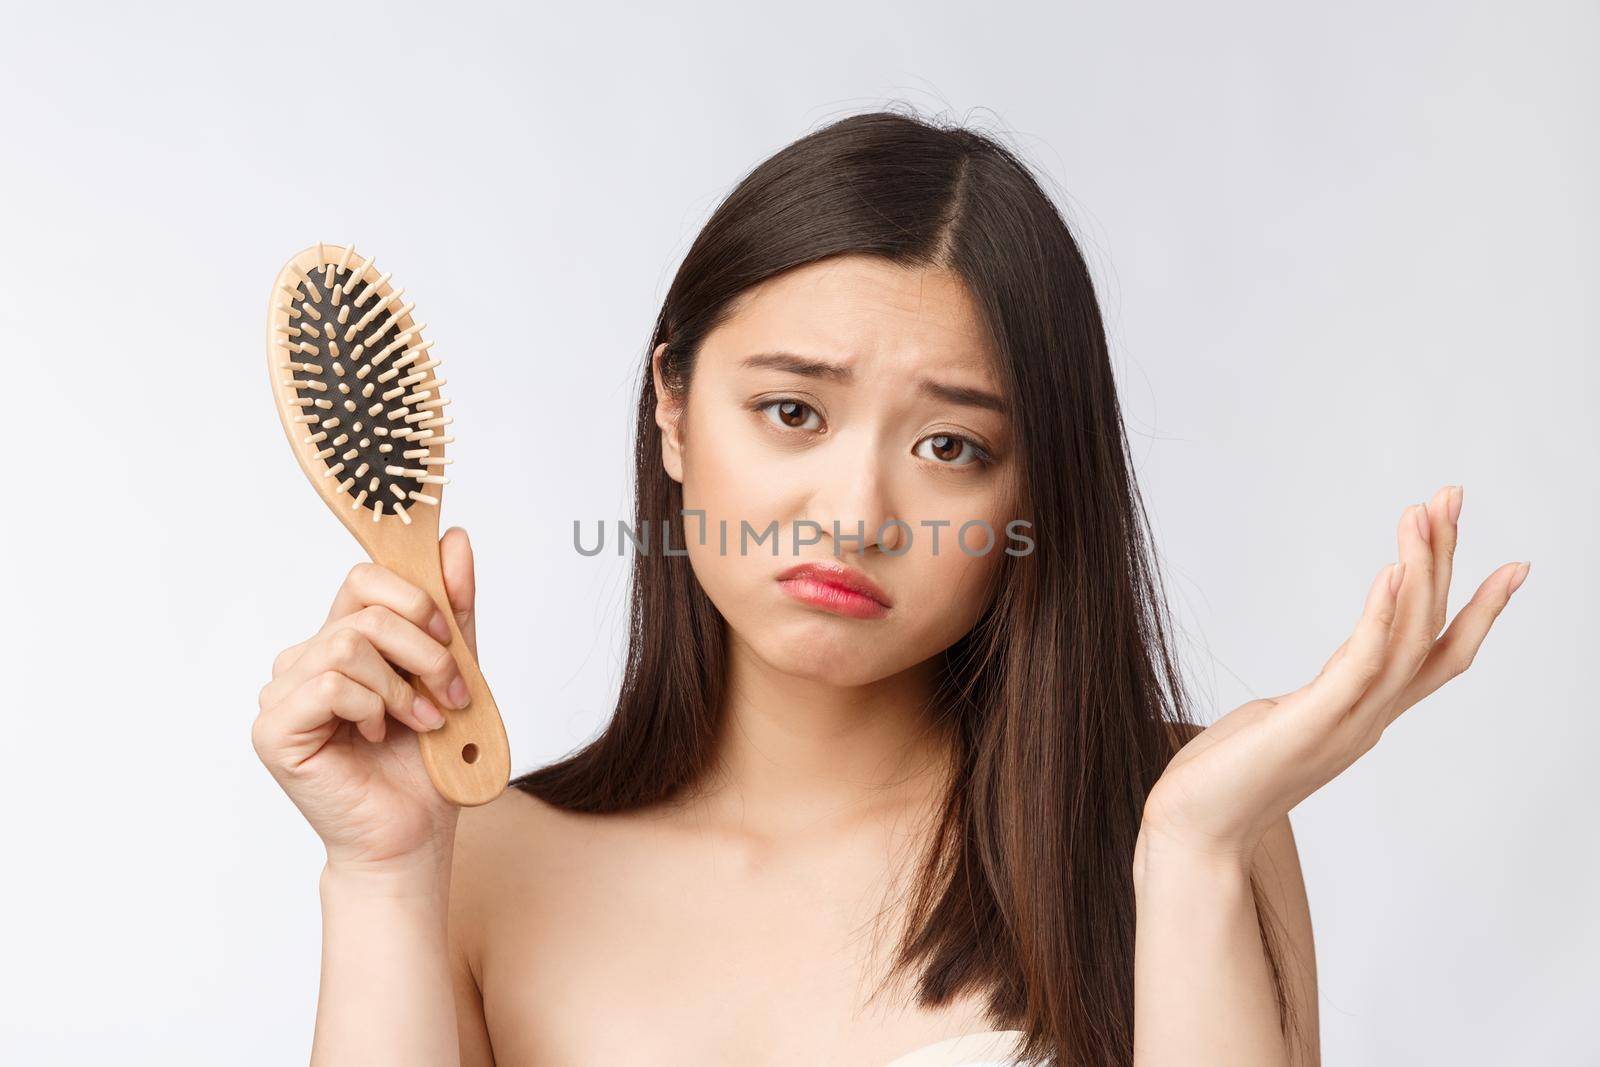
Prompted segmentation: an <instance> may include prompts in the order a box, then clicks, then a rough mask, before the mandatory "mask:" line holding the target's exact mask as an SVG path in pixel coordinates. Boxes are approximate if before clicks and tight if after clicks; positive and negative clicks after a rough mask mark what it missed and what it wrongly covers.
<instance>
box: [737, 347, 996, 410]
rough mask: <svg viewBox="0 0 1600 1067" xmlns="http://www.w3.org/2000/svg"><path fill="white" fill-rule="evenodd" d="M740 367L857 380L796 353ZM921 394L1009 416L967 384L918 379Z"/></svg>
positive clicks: (751, 359) (767, 355)
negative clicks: (950, 383) (949, 383)
mask: <svg viewBox="0 0 1600 1067" xmlns="http://www.w3.org/2000/svg"><path fill="white" fill-rule="evenodd" d="M739 365H740V366H741V367H750V368H756V369H760V368H765V369H768V370H776V371H783V372H784V373H786V374H798V375H800V376H802V377H805V378H820V379H823V380H825V381H830V382H840V383H842V384H846V385H848V384H849V383H850V381H851V380H852V379H853V378H854V373H853V372H852V371H851V370H850V368H849V367H846V366H844V365H842V364H839V363H829V362H828V361H827V360H824V359H815V358H813V357H811V356H801V355H796V354H795V353H793V352H757V353H756V354H755V355H751V356H746V357H745V358H744V360H743V361H742V362H741V363H740V364H739ZM917 392H919V393H921V394H923V395H924V396H931V397H933V398H934V399H935V400H943V401H944V402H945V403H947V404H959V405H962V406H964V407H974V408H984V409H986V410H988V411H993V412H995V413H996V414H999V415H1004V414H1006V404H1005V401H1004V400H1003V399H1001V398H1000V397H998V396H996V395H995V394H994V393H991V392H988V391H987V390H984V389H971V388H968V387H967V386H963V385H948V384H946V383H944V382H936V381H934V380H933V379H932V378H919V379H917Z"/></svg>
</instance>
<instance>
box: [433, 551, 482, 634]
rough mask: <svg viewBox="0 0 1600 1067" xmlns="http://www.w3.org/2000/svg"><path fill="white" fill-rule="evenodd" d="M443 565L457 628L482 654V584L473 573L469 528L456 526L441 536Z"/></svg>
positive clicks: (441, 564)
mask: <svg viewBox="0 0 1600 1067" xmlns="http://www.w3.org/2000/svg"><path fill="white" fill-rule="evenodd" d="M439 564H440V567H441V569H442V570H443V571H444V591H445V594H446V595H447V596H448V597H449V598H450V610H451V611H452V612H453V613H454V614H455V617H456V627H457V628H458V629H460V631H461V636H462V637H464V638H466V641H467V647H468V648H470V649H472V654H473V655H474V656H476V655H477V654H478V623H477V613H476V612H475V611H474V604H475V602H476V599H477V588H478V583H477V579H476V576H475V575H474V573H473V557H472V541H471V539H470V538H468V537H467V531H465V530H463V529H462V528H461V527H459V526H452V527H450V529H448V530H446V531H445V532H444V536H443V537H441V538H440V539H439Z"/></svg>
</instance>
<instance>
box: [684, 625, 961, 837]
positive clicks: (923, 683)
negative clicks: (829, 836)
mask: <svg viewBox="0 0 1600 1067" xmlns="http://www.w3.org/2000/svg"><path fill="white" fill-rule="evenodd" d="M728 654H729V660H728V674H727V684H726V686H725V687H724V698H723V707H722V714H721V717H720V720H719V723H720V725H719V734H718V738H717V757H716V760H715V771H714V773H713V775H712V778H711V781H710V784H709V788H708V789H707V791H706V792H705V794H703V795H704V798H705V801H706V803H707V804H708V805H709V806H710V808H711V809H712V810H714V811H718V812H720V813H722V814H725V815H726V816H727V817H728V819H729V820H731V821H732V822H733V823H735V824H737V825H739V826H740V827H741V828H742V829H743V830H745V831H746V832H750V833H755V834H759V835H761V836H764V837H773V838H778V837H788V836H792V835H795V834H799V833H803V832H807V831H818V830H827V829H831V828H836V827H839V826H841V825H845V824H851V823H857V822H860V821H862V820H864V819H870V818H872V817H874V816H876V815H883V814H888V815H894V814H900V813H903V812H906V811H907V810H909V809H912V808H917V807H920V806H921V805H923V804H925V803H927V802H929V801H931V800H932V799H934V798H935V797H937V796H939V795H940V790H942V788H943V787H944V785H945V784H946V777H945V772H946V771H947V770H948V766H949V760H950V752H951V739H950V737H949V734H948V731H947V730H946V729H945V728H944V727H943V726H942V725H940V724H939V723H938V722H937V721H936V718H935V715H934V708H933V704H932V698H933V693H934V676H935V672H936V669H937V661H936V660H932V659H930V660H927V661H925V662H923V663H920V664H918V665H916V666H914V667H911V668H908V669H907V670H905V671H902V672H900V673H899V674H896V675H892V676H890V677H888V678H883V679H879V680H878V681H875V682H871V683H869V684H866V685H846V686H840V685H833V684H829V683H826V682H820V681H816V680H813V679H807V678H800V677H796V676H794V675H791V674H784V673H782V672H780V671H777V670H774V669H773V668H772V667H771V666H770V665H769V664H767V663H766V662H764V661H763V660H761V659H760V658H759V657H758V656H757V655H756V654H755V651H754V650H753V649H752V648H751V647H750V646H749V645H747V644H745V643H744V642H743V641H742V640H740V639H739V637H738V635H737V634H734V633H732V632H731V631H730V632H729V634H728Z"/></svg>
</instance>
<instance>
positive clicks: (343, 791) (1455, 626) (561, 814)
mask: <svg viewBox="0 0 1600 1067" xmlns="http://www.w3.org/2000/svg"><path fill="white" fill-rule="evenodd" d="M650 347H651V350H650V358H649V360H648V363H647V365H646V366H645V367H644V368H643V373H642V375H641V388H640V395H639V408H638V420H639V421H638V433H637V454H636V461H637V468H636V509H637V514H636V527H637V528H638V529H641V530H642V529H644V528H645V527H646V526H647V525H648V526H650V527H653V528H654V529H656V530H659V529H661V523H662V520H668V528H669V529H670V531H671V538H670V542H669V546H670V550H664V549H668V548H669V546H662V545H660V544H659V543H657V544H655V545H654V546H653V547H654V549H655V550H653V551H652V550H649V549H650V548H651V547H652V546H651V545H650V543H649V542H648V541H647V542H646V543H645V546H644V547H641V548H640V549H639V550H638V551H636V552H635V554H634V564H633V591H632V596H633V600H632V614H631V626H630V634H629V652H628V657H627V661H626V669H625V674H624V678H623V682H622V689H621V694H620V697H619V699H618V703H617V707H616V710H615V713H614V715H613V717H612V719H611V721H610V723H609V724H608V725H607V727H606V728H605V730H604V732H603V733H601V735H600V736H599V737H597V738H596V739H595V740H593V741H592V742H591V743H590V744H588V745H587V746H586V747H584V748H583V749H582V750H581V751H579V752H577V753H575V754H573V755H570V756H568V757H567V758H565V759H563V760H561V761H559V762H557V763H555V764H553V765H551V766H547V767H543V768H540V769H538V770H535V771H533V772H530V773H527V774H524V775H522V776H520V777H517V778H516V779H514V780H513V781H512V782H511V785H512V787H513V788H511V789H508V790H507V791H506V792H505V793H504V794H503V795H502V796H501V797H499V798H497V799H496V800H495V801H493V802H491V803H489V804H486V805H484V806H482V807H479V808H473V809H467V810H458V809H456V808H454V807H452V806H451V805H449V804H448V803H447V802H445V801H443V800H442V798H440V797H439V796H438V795H437V793H436V792H435V791H434V789H433V787H432V785H431V784H430V782H429V780H428V778H427V776H426V774H425V773H424V771H423V770H422V767H421V764H420V760H419V758H418V753H417V744H416V742H415V740H414V738H413V736H412V734H413V732H414V731H418V730H427V729H430V728H433V727H434V726H435V725H436V724H437V722H438V721H439V717H440V716H441V715H448V714H449V712H450V709H449V708H445V709H438V708H434V707H433V706H432V705H431V704H429V703H428V702H427V701H426V700H425V699H424V698H422V697H420V696H418V695H417V694H416V693H414V692H413V691H412V689H411V688H410V687H408V686H407V685H406V684H405V683H404V682H403V681H402V680H401V678H400V677H399V675H398V674H397V673H396V671H395V669H394V667H395V666H398V667H401V668H405V669H406V670H409V671H412V672H414V673H416V674H418V675H420V676H421V677H422V679H423V680H424V681H425V682H426V683H427V685H428V686H429V688H430V689H431V690H432V691H433V692H435V693H449V694H451V698H452V700H454V701H456V703H458V704H459V702H460V701H459V699H458V698H460V697H461V696H462V693H463V690H461V689H458V688H456V686H457V685H458V684H459V683H457V682H455V681H454V680H453V678H452V676H451V672H452V670H453V668H452V667H451V660H450V658H449V656H448V654H447V653H446V652H445V650H444V649H443V648H442V647H441V645H440V643H439V642H440V641H441V640H448V630H447V629H446V628H445V627H444V625H443V619H442V617H439V616H438V615H437V614H436V609H435V607H434V606H433V605H432V603H431V602H430V601H429V600H428V598H427V597H426V596H425V595H424V594H423V593H422V592H421V591H420V590H418V589H416V588H415V587H413V586H410V585H409V584H407V583H406V582H404V581H403V580H401V579H400V578H398V577H397V576H396V575H394V574H392V573H390V572H388V571H385V570H383V569H381V568H378V567H375V566H372V565H368V564H363V565H361V566H358V567H356V568H355V569H354V570H352V571H351V572H350V575H349V577H348V578H347V579H346V580H345V582H344V584H343V586H342V587H341V588H340V589H339V591H338V593H337V594H336V596H335V598H334V602H333V606H332V609H331V611H330V612H329V614H328V618H327V621H326V622H325V624H324V625H323V626H322V628H321V629H320V630H318V632H317V633H316V634H314V635H313V636H312V637H310V638H309V639H307V640H306V641H304V642H301V643H300V644H297V645H295V646H293V647H291V648H289V649H287V650H285V651H284V653H283V654H281V655H280V656H279V657H278V659H277V661H276V662H275V663H274V664H273V668H272V680H271V681H270V682H269V683H268V684H267V685H266V687H265V688H264V689H263V690H262V693H261V702H260V706H261V713H260V715H259V716H258V718H257V719H256V721H255V726H254V730H253V739H254V743H255V746H256V749H257V751H258V753H259V754H260V755H261V758H262V759H263V761H264V762H265V763H266V765H267V766H268V768H269V769H270V770H271V771H272V773H273V775H274V776H275V778H276V779H277V780H278V781H279V783H280V784H281V785H282V786H283V788H284V789H285V790H286V791H287V792H288V793H289V795H290V797H291V798H292V799H293V800H294V802H295V803H296V805H297V806H298V807H299V808H300V809H301V811H302V812H303V813H304V815H305V816H306V818H307V819H308V820H309V821H310V822H311V824H312V826H313V827H314V828H315V829H316V831H317V833H318V834H319V835H320V836H321V838H322V839H323V841H324V843H325V844H326V846H327V863H326V865H325V867H324V869H323V873H322V878H321V893H322V902H323V915H324V953H323V970H322V989H321V1000H320V1003H319V1009H318V1015H317V1022H316V1031H315V1045H314V1052H313V1062H316V1063H328V1064H334V1063H349V1062H381V1063H385V1064H410V1063H415V1064H429V1065H436V1064H445V1063H457V1062H460V1063H461V1064H464V1065H466V1067H480V1065H484V1064H491V1063H495V1062H499V1063H501V1064H512V1063H516V1064H524V1063H526V1064H535V1063H536V1064H541V1065H569V1064H601V1063H606V1064H609V1063H623V1062H626V1063H651V1064H822V1063H826V1064H839V1065H850V1067H890V1065H892V1067H934V1065H948V1064H958V1063H960V1064H976V1063H1005V1064H1013V1063H1020V1062H1023V1061H1025V1060H1039V1061H1042V1062H1055V1063H1059V1064H1061V1065H1062V1067H1088V1065H1099V1064H1125V1063H1129V1062H1134V1063H1139V1064H1151V1065H1157V1064H1179V1063H1181V1064H1185V1065H1191V1067H1194V1065H1207V1064H1228V1065H1230V1067H1232V1065H1237V1064H1279V1063H1296V1064H1311V1063H1316V1062H1317V1061H1318V1054H1317V1049H1316V1032H1317V1014H1316V989H1315V966H1314V962H1313V952H1312V941H1311V931H1310V923H1309V918H1308V913H1307V908H1306V902H1305V897H1304V891H1303V888H1302V883H1301V878H1300V870H1299V864H1298V861H1297V859H1296V855H1295V847H1294V842H1293V837H1292V834H1291V832H1290V827H1289V822H1288V817H1287V816H1288V812H1289V810H1290V809H1291V808H1293V807H1294V806H1295V804H1297V803H1298V802H1299V801H1300V800H1302V799H1304V798H1305V797H1306V796H1308V795H1309V794H1311V793H1312V792H1314V791H1315V790H1317V789H1318V788H1320V787H1321V786H1322V785H1324V784H1325V783H1326V782H1328V781H1329V780H1331V779H1332V778H1333V777H1335V776H1336V775H1337V774H1339V773H1340V772H1341V771H1342V770H1343V769H1344V768H1345V767H1347V766H1349V765H1350V763H1351V762H1352V761H1354V760H1355V759H1356V758H1357V757H1359V756H1360V755H1361V754H1362V753H1363V752H1365V751H1366V750H1367V749H1368V748H1370V747H1371V746H1372V745H1373V744H1374V743H1375V742H1376V741H1377V739H1378V737H1379V736H1380V735H1381V733H1382V732H1383V729H1384V727H1386V726H1387V725H1388V724H1389V723H1390V722H1392V721H1393V720H1394V718H1395V717H1396V716H1397V715H1399V714H1400V712H1402V711H1404V710H1405V709H1406V708H1407V707H1409V706H1411V705H1413V704H1415V703H1416V702H1417V701H1418V700H1420V699H1421V698H1422V697H1424V696H1426V695H1427V694H1429V693H1431V692H1432V691H1433V690H1435V689H1437V688H1438V687H1439V686H1440V685H1442V684H1443V683H1444V682H1445V681H1446V680H1448V679H1449V678H1450V677H1452V676H1453V675H1455V674H1457V673H1459V672H1460V671H1461V670H1462V669H1464V668H1465V667H1466V665H1467V664H1468V663H1470V662H1471V660H1472V657H1473V655H1474V654H1475V652H1476V650H1477V649H1478V647H1479V645H1480V644H1481V642H1482V641H1483V639H1484V636H1485V635H1486V633H1487V632H1488V629H1489V626H1490V625H1491V623H1492V622H1493V620H1494V618H1495V617H1496V616H1497V615H1498V613H1499V612H1500V610H1501V609H1502V608H1504V606H1505V604H1506V602H1507V599H1508V598H1509V597H1510V595H1511V593H1512V592H1513V591H1514V590H1515V588H1516V587H1517V585H1518V584H1520V582H1521V581H1522V580H1523V578H1525V577H1526V574H1527V564H1525V563H1524V564H1507V565H1506V566H1503V567H1501V568H1499V569H1498V570H1496V571H1495V572H1494V573H1493V574H1491V575H1490V576H1489V577H1488V579H1487V580H1485V582H1484V583H1483V585H1482V586H1481V587H1480V588H1479V589H1478V591H1477V593H1476V595H1475V596H1474V597H1473V599H1472V601H1471V602H1470V603H1469V604H1468V605H1467V606H1466V607H1465V608H1463V609H1462V611H1461V612H1460V613H1459V614H1458V615H1457V616H1456V618H1455V620H1454V621H1453V622H1452V624H1451V625H1450V627H1449V628H1448V629H1444V622H1445V615H1446V604H1447V593H1448V588H1449V582H1450V568H1451V558H1452V555H1453V553H1454V549H1455V544H1456V520H1457V516H1458V514H1459V510H1460V507H1461V499H1462V497H1461V488H1460V487H1459V486H1447V487H1445V488H1443V489H1441V490H1440V491H1439V492H1437V493H1436V494H1434V496H1433V497H1432V499H1431V500H1430V501H1429V502H1428V503H1426V504H1424V505H1412V506H1410V507H1408V508H1406V509H1405V511H1404V512H1403V513H1402V514H1401V517H1400V521H1399V527H1398V538H1397V543H1398V562H1397V563H1396V564H1395V565H1392V566H1385V567H1384V568H1383V569H1382V570H1381V571H1380V572H1379V573H1378V574H1377V576H1376V577H1375V579H1374V581H1373V583H1372V585H1371V587H1370V588H1369V589H1368V591H1367V593H1366V601H1365V605H1364V607H1363V609H1362V612H1361V615H1360V619H1359V621H1358V622H1357V623H1356V625H1355V628H1354V630H1353V631H1352V632H1351V634H1350V637H1349V638H1348V639H1347V640H1346V641H1345V642H1344V643H1343V644H1342V645H1341V646H1340V647H1339V648H1338V650H1336V651H1335V652H1334V654H1333V655H1332V657H1331V658H1330V659H1329V660H1328V662H1327V664H1326V665H1325V666H1324V667H1323V669H1322V671H1321V672H1320V673H1319V674H1318V675H1317V677H1316V678H1314V679H1312V680H1310V681H1309V682H1307V683H1306V684H1305V685H1304V686H1302V687H1300V688H1299V689H1296V690H1294V691H1293V692H1290V693H1286V694H1283V695H1282V696H1279V697H1276V698H1274V699H1270V700H1257V701H1251V702H1250V703H1248V704H1245V705H1244V706H1242V707H1240V708H1237V709H1235V710H1233V711H1232V712H1230V713H1229V714H1227V715H1225V716H1223V717H1222V718H1221V719H1220V720H1218V721H1217V722H1216V723H1215V724H1214V725H1212V726H1211V727H1209V728H1208V729H1205V730H1204V731H1203V732H1202V731H1200V730H1199V728H1198V727H1197V726H1194V725H1190V724H1191V723H1192V721H1193V720H1192V717H1191V715H1190V711H1189V707H1188V700H1187V698H1186V697H1185V695H1184V693H1183V689H1182V685H1181V679H1180V677H1179V675H1178V671H1177V669H1176V667H1175V656H1174V654H1173V651H1172V649H1171V647H1170V644H1169V633H1170V620H1169V619H1168V618H1167V617H1166V614H1165V608H1164V605H1163V601H1162V596H1161V586H1160V580H1159V575H1158V571H1157V569H1156V567H1155V566H1154V562H1153V557H1152V553H1151V550H1150V547H1149V541H1148V531H1147V527H1146V521H1145V517H1144V514H1143V510H1142V506H1141V504H1140V502H1139V497H1138V494H1137V491H1136V488H1135V485H1134V480H1133V477H1132V474H1131V464H1130V461H1129V455H1128V450H1127V442H1126V437H1125V434H1124V430H1123V426H1122V423H1121V418H1120V413H1119V408H1118V402H1117V394H1116V390H1115V384H1114V381H1113V375H1112V370H1111V366H1110V363H1109V361H1108V359H1107V353H1106V343H1105V337H1104V332H1103V328H1102V324H1101V319H1100V313H1099V308H1098V306H1097V304H1096V300H1095V295H1094V292H1093V289H1092V286H1091V282H1090V277H1089V273H1088V271H1087V269H1086V267H1085V264H1084V261H1083V258H1082V256H1081V255H1080V253H1079V249H1078V247H1077V245H1076V243H1075V242H1074V240H1073V238H1072V236H1071V235H1070V233H1069V232H1068V230H1067V227H1066V226H1065V224H1064V222H1063V220H1062V218H1061V216H1060V214H1059V213H1058V212H1057V210H1056V209H1055V207H1054V206H1053V204H1052V203H1051V201H1050V199H1049V198H1048V196H1047V195H1046V194H1045V193H1044V192H1043V191H1042V190H1041V189H1040V187H1039V185H1038V184H1037V183H1036V181H1035V180H1034V178H1033V177H1032V176H1031V175H1030V174H1029V172H1028V170H1027V168H1026V167H1025V166H1024V165H1023V164H1022V163H1021V162H1019V161H1018V160H1017V159H1016V158H1015V157H1014V156H1013V155H1012V154H1011V153H1009V152H1008V151H1007V150H1006V149H1005V148H1004V147H1002V146H1001V145H999V144H997V143H996V142H995V141H994V140H992V139H990V138H988V137H985V136H983V135H981V134H979V133H976V132H973V131H969V130H964V129H959V128H943V127H941V126H939V125H937V124H935V123H931V122H928V121H924V120H921V119H918V118H916V117H913V116H905V115H900V114H894V113H876V114H866V115H859V116H855V117H852V118H848V119H845V120H843V121H840V122H837V123H835V124H833V125H831V126H828V127H827V128H825V129H822V130H820V131H818V132H816V133H813V134H811V135H809V136H807V137H805V138H803V139H801V140H800V141H798V142H796V143H795V144H793V145H791V146H789V147H788V148H786V149H784V150H783V151H781V152H779V153H778V154H776V155H775V156H773V157H772V158H771V159H769V160H767V161H766V162H765V163H763V164H762V165H761V166H760V167H758V168H757V169H756V170H754V171H753V172H752V173H750V174H749V175H748V176H747V177H746V178H745V179H744V180H743V181H742V182H741V183H740V184H739V185H738V187H737V188H736V189H735V190H734V191H733V192H732V193H731V194H730V195H729V196H728V198H727V199H726V200H725V201H724V202H723V203H722V204H721V205H720V206H719V208H718V209H717V211H716V212H715V213H714V215H713V216H712V218H711V219H710V220H709V221H708V222H707V224H706V226H705V228H704V230H703V231H702V232H701V233H700V235H699V237H698V239H697V240H696V241H695V243H694V246H693V247H692V248H691V249H690V251H689V253H688V255H687V257H686V258H685V260H684V263H683V265H682V267H681V268H680V270H679V272H678V274H677V277H676V278H675V280H674V282H673V284H672V287H671V290H670V291H669V292H668V294H667V297H666V301H665V305H664V306H663V308H662V310H661V314H660V316H659V318H658V320H657V323H656V327H655V331H654V336H653V338H652V342H651V346H650ZM747 531H748V532H747ZM762 535H774V536H767V537H764V538H763V536H762ZM941 538H942V540H941ZM441 553H442V556H443V559H444V562H445V568H446V577H447V587H448V589H449V594H450V599H451V606H452V608H453V609H454V610H455V612H456V613H457V615H458V619H459V621H460V624H461V629H462V632H463V634H464V636H465V638H466V640H467V641H468V642H469V643H474V642H475V640H476V638H475V632H474V628H473V618H472V606H473V601H474V583H473V570H472V558H471V550H470V548H469V546H468V542H467V538H466V536H465V534H464V533H463V532H461V531H459V530H452V531H450V532H448V533H447V534H446V535H445V536H444V538H443V540H442V542H441ZM1441 631H1443V632H1442V633H1441ZM386 716H389V717H392V718H393V719H394V720H395V721H396V723H399V724H401V726H403V727H405V728H404V729H402V728H400V727H398V726H396V725H394V724H392V723H388V722H387V719H386Z"/></svg>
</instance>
